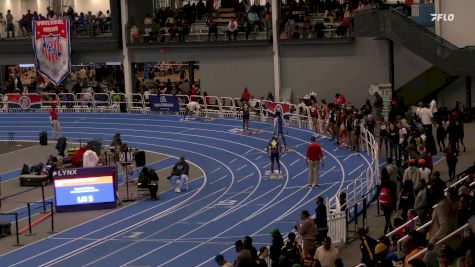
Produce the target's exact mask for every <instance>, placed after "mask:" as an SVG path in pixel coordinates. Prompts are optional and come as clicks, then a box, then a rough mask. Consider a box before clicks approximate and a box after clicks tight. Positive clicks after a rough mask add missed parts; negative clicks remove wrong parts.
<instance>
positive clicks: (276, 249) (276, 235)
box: [235, 227, 284, 267]
mask: <svg viewBox="0 0 475 267" xmlns="http://www.w3.org/2000/svg"><path fill="white" fill-rule="evenodd" d="M271 234H272V243H271V245H270V259H271V262H272V263H271V266H272V267H279V259H280V253H281V248H282V247H283V246H284V239H283V238H282V235H281V234H280V230H279V228H277V227H274V228H272V231H271ZM235 267H237V265H236V266H235ZM246 267H247V266H246Z"/></svg>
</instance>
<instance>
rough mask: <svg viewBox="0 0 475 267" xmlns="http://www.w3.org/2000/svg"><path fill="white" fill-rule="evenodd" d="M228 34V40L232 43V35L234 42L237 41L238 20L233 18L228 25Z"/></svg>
mask: <svg viewBox="0 0 475 267" xmlns="http://www.w3.org/2000/svg"><path fill="white" fill-rule="evenodd" d="M226 32H227V34H228V39H229V40H230V41H231V35H232V36H233V37H234V41H236V38H237V34H238V23H237V21H236V18H232V19H230V20H229V23H228V30H227V31H226Z"/></svg>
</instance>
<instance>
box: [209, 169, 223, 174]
mask: <svg viewBox="0 0 475 267" xmlns="http://www.w3.org/2000/svg"><path fill="white" fill-rule="evenodd" d="M219 170H221V167H218V168H217V169H215V170H214V171H212V172H210V173H209V174H212V173H215V172H217V171H219Z"/></svg>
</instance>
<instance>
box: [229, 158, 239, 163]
mask: <svg viewBox="0 0 475 267" xmlns="http://www.w3.org/2000/svg"><path fill="white" fill-rule="evenodd" d="M236 160H237V159H233V160H231V161H230V162H229V163H233V162H235V161H236Z"/></svg>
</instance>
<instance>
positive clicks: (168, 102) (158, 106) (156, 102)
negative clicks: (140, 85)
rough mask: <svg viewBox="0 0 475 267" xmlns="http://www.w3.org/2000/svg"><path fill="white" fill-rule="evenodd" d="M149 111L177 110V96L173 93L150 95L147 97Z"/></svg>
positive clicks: (178, 106)
mask: <svg viewBox="0 0 475 267" xmlns="http://www.w3.org/2000/svg"><path fill="white" fill-rule="evenodd" d="M149 101H150V110H151V111H167V112H179V111H180V104H179V103H178V97H177V96H174V95H151V96H150V97H149Z"/></svg>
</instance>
